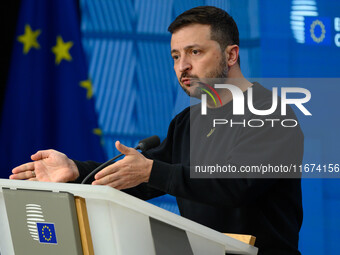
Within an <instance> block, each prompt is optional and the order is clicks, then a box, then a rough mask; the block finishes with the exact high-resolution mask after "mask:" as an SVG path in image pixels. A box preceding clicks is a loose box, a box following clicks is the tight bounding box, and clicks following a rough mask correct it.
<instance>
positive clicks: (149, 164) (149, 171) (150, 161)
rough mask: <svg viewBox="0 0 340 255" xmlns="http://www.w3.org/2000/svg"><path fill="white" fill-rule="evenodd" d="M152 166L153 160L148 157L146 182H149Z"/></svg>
mask: <svg viewBox="0 0 340 255" xmlns="http://www.w3.org/2000/svg"><path fill="white" fill-rule="evenodd" d="M152 166H153V160H151V159H147V166H146V177H145V181H144V182H149V179H150V175H151V170H152Z"/></svg>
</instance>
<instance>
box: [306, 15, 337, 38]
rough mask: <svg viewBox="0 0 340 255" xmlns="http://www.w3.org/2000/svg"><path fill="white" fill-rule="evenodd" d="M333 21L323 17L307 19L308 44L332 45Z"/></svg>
mask: <svg viewBox="0 0 340 255" xmlns="http://www.w3.org/2000/svg"><path fill="white" fill-rule="evenodd" d="M331 37H332V30H331V20H330V18H327V17H326V18H322V17H305V38H306V44H310V45H331Z"/></svg>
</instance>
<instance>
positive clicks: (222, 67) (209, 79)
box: [180, 54, 228, 98]
mask: <svg viewBox="0 0 340 255" xmlns="http://www.w3.org/2000/svg"><path fill="white" fill-rule="evenodd" d="M183 77H187V78H192V79H193V83H197V84H198V87H204V84H209V85H210V86H212V87H213V86H214V84H215V83H221V79H224V78H228V66H227V61H226V59H225V56H224V54H222V59H221V61H220V63H219V65H218V69H216V70H214V71H212V72H210V73H207V74H206V76H205V77H204V78H198V77H197V76H196V75H192V76H189V75H187V74H186V73H183V74H182V76H181V79H182V78H183ZM180 85H181V87H182V89H183V90H184V92H185V93H186V94H187V95H188V96H191V97H195V98H201V94H202V92H203V91H202V90H201V89H199V88H198V87H197V88H195V90H192V91H191V92H190V91H189V90H188V89H187V88H186V87H185V86H184V85H182V84H181V83H180ZM190 86H193V84H192V83H191V84H190Z"/></svg>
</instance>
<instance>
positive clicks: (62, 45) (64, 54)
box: [52, 35, 73, 65]
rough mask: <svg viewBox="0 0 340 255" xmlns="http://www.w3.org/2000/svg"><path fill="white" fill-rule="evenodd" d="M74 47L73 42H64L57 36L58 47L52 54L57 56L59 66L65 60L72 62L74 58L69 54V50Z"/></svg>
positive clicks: (56, 46) (53, 49) (55, 47)
mask: <svg viewBox="0 0 340 255" xmlns="http://www.w3.org/2000/svg"><path fill="white" fill-rule="evenodd" d="M72 46H73V42H72V41H69V42H64V41H63V38H62V37H61V36H60V35H59V36H57V43H56V45H55V46H54V47H53V48H52V52H53V53H54V55H55V63H56V64H57V65H59V64H60V62H61V61H62V60H63V59H65V60H67V61H71V60H72V56H71V55H70V53H69V50H70V49H71V47H72Z"/></svg>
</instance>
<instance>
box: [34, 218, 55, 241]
mask: <svg viewBox="0 0 340 255" xmlns="http://www.w3.org/2000/svg"><path fill="white" fill-rule="evenodd" d="M37 229H38V234H39V242H40V243H53V244H57V236H56V233H55V228H54V224H53V223H45V222H42V223H41V222H38V223H37Z"/></svg>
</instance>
